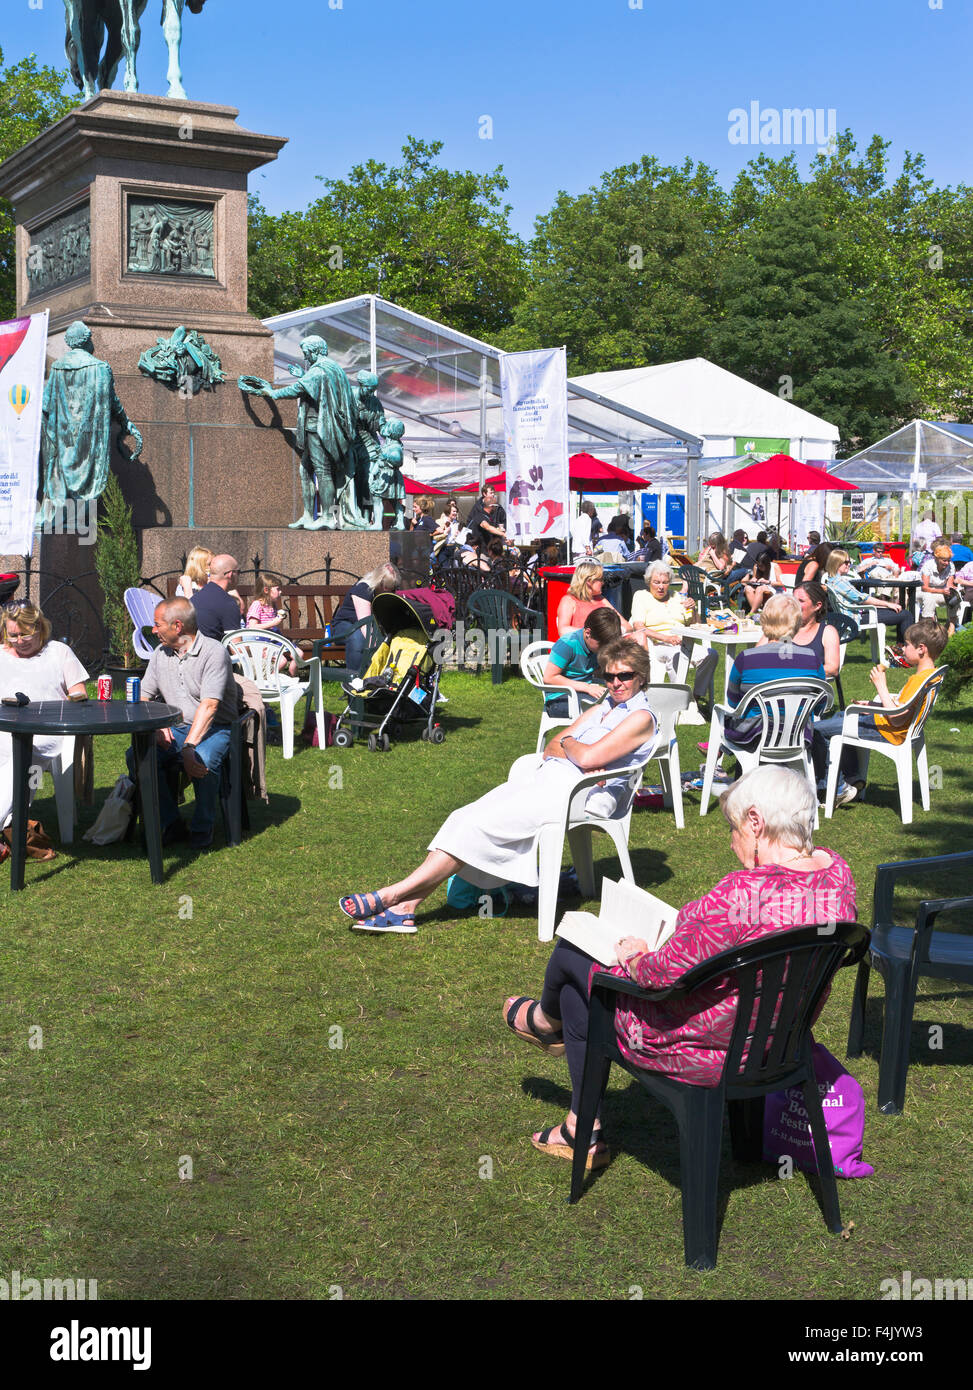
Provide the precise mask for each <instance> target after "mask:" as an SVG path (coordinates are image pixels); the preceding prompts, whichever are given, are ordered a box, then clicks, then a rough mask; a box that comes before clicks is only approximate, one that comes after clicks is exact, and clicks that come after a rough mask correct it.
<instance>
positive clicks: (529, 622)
mask: <svg viewBox="0 0 973 1390" xmlns="http://www.w3.org/2000/svg"><path fill="white" fill-rule="evenodd" d="M466 611H467V613H468V614H469V616H470V617H471V618H473V619H475V620H476V622H478V623H479V625H480V626H481V627H482V628H483V631H484V632H485V633H486V634H487V649H488V651H489V652H490V653H491V660H490V671H491V675H492V679H493V684H494V685H501V684H502V683H503V669H504V665H505V664H506V663H505V658H506V657H507V655H508V654H509V650H510V646H511V643H510V642H509V640H508V639H509V637H510V636H511V635H512V634H513V633H514V632H516V631H517V630H518V629H519V630H520V632H524V631H525V630H527V632H528V633H529V636H528V637H527V639H526V641H527V642H539V641H541V640H542V638H543V637H544V636H545V633H544V627H545V622H544V618H543V616H542V614H540V613H537V612H535V611H534V610H533V609H532V608H526V607H525V606H524V604H522V603H521V602H520V599H517V598H514V596H513V594H507V593H504V591H503V589H478V590H477V591H476V593H473V594H471V595H470V597H469V600H468V601H467V605H466ZM515 618H516V619H517V622H516V623H515V622H514V619H515ZM495 633H500V634H503V641H502V642H501V641H500V640H499V638H498V637H496V636H494V635H493V634H495ZM524 644H525V643H524V638H521V639H520V645H519V646H518V651H519V650H520V646H522V645H524Z"/></svg>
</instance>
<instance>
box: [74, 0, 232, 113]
mask: <svg viewBox="0 0 973 1390" xmlns="http://www.w3.org/2000/svg"><path fill="white" fill-rule="evenodd" d="M148 3H149V0H64V10H65V19H66V22H67V36H66V38H65V42H64V51H65V53H66V54H67V58H68V63H69V64H70V67H71V76H72V77H73V78H74V81H75V85H76V86H77V87H78V90H79V91H80V92H81V93H82V95H83V97H84V99H85V101H87V100H88V98H89V97H93V96H96V95H97V93H98V92H100V91H102V90H103V89H104V88H106V87H110V86H111V85H112V83H113V82H114V80H115V74H116V73H117V72H118V65H119V63H120V62H121V60H122V58H124V59H125V90H126V92H137V91H138V89H139V80H138V75H137V73H136V69H135V59H136V56H137V54H138V50H139V42H140V39H141V29H140V27H139V21H140V20H141V18H142V15H143V14H144V13H145V8H146V6H147V5H148ZM205 3H206V0H162V33H163V36H164V38H165V41H166V44H167V45H168V48H169V73H168V77H169V91H168V93H167V95H168V96H170V97H175V98H176V99H177V100H180V101H186V100H187V97H186V91H185V88H184V87H183V85H182V69H181V67H180V64H179V49H180V45H181V43H182V12H183V10H184V9H187V8H188V9H189V10H190V12H191V13H192V14H199V13H200V11H201V10H202V8H203V6H204V5H205ZM106 35H107V39H106ZM102 49H104V51H102Z"/></svg>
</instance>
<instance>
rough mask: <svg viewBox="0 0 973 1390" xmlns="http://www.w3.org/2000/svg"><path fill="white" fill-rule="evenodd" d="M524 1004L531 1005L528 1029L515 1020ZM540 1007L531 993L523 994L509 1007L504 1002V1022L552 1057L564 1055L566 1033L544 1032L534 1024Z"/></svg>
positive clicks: (528, 1011) (520, 1036)
mask: <svg viewBox="0 0 973 1390" xmlns="http://www.w3.org/2000/svg"><path fill="white" fill-rule="evenodd" d="M524 1004H529V1005H530V1008H529V1009H528V1010H527V1029H526V1031H525V1030H524V1029H521V1028H518V1027H517V1025H516V1022H515V1020H516V1018H517V1014H518V1012H519V1010H520V1008H521V1006H522V1005H524ZM539 1007H540V1005H539V1004H538V1002H537V1000H536V999H531V998H530V996H529V995H526V994H522V995H520V997H519V998H517V999H514V1000H513V1002H512V1003H511V1004H510V1007H509V1008H508V1007H507V1005H506V1004H504V1006H503V1009H502V1013H503V1017H504V1022H505V1023H506V1025H507V1027H508V1028H509V1029H510V1031H511V1032H512V1033H515V1034H516V1035H517V1037H518V1038H522V1039H523V1040H524V1042H529V1043H533V1045H534V1047H539V1048H540V1049H541V1051H542V1052H546V1053H548V1055H549V1056H551V1057H563V1056H564V1033H563V1032H560V1033H542V1032H540V1031H539V1029H537V1028H536V1027H535V1026H534V1014H535V1013H536V1012H537V1010H538V1008H539Z"/></svg>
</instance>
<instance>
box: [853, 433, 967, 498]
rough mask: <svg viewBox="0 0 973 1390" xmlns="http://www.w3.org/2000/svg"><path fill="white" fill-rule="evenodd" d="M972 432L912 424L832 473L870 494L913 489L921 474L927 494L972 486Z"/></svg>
mask: <svg viewBox="0 0 973 1390" xmlns="http://www.w3.org/2000/svg"><path fill="white" fill-rule="evenodd" d="M968 429H969V426H965V425H953V424H948V423H934V422H931V421H929V420H913V421H912V422H911V423H910V424H908V425H903V426H902V428H901V429H898V430H896V431H895V432H894V433H893V434H890V435H887V436H886V437H885V439H880V440H878V441H877V443H875V444H870V445H869V446H868V448H867V449H862V450H861V451H860V452H859V453H857V454H854V455H853V456H852V457H851V458H848V459H840V460H839V461H838V462H836V463H833V464H829V465H828V469H829V472H831V473H834V474H835V475H836V476H837V477H839V478H843V479H846V480H847V481H848V482H852V483H857V484H858V486H859V487H860V488H864V489H865V490H866V491H870V492H901V491H908V490H909V488H910V479H911V477H912V475H913V474H914V473H915V472H916V471H918V472H920V473H925V475H926V481H925V484H924V489H923V490H930V491H937V490H943V491H946V490H949V491H953V490H955V489H959V488H973V439H971V438H970V436H969V434H968V433H967V431H968Z"/></svg>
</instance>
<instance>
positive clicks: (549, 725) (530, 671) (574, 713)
mask: <svg viewBox="0 0 973 1390" xmlns="http://www.w3.org/2000/svg"><path fill="white" fill-rule="evenodd" d="M553 646H554V643H553V642H531V643H530V645H529V646H527V647H525V648H524V650H523V651H522V652H521V654H520V669H521V671H522V672H523V676H524V680H526V681H527V682H528V684H530V685H532V686H534V688H535V689H536V690H540V691H541V692H542V693H543V694H544V695H545V696H547V695H566V696H567V697H568V712H567V716H566V717H565V716H564V715H554V714H548V713H547V710H546V709H544V708H543V707H542V709H541V726H540V728H539V729H538V731H537V747H536V749H535V750H534V751H535V752H537V753H540V752H542V751H543V749H544V735H545V734H546V733H547V731H548V730H549V729H560V728H563V727H565V726H566V725H568V724H573V723H574V721H575V720H576V719H577V717H578V715H579V714H580V713H581V697H580V696H579V694H578V692H577V691H576V690H565V688H564V686H563V685H545V684H544V668H545V666H546V665H547V661H548V657H549V656H550V654H551V650H552V648H553Z"/></svg>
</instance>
